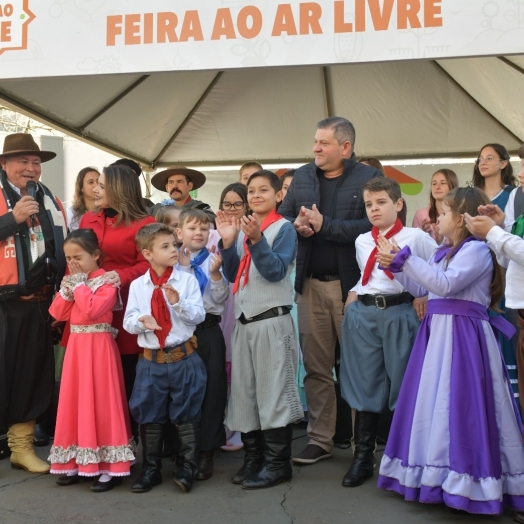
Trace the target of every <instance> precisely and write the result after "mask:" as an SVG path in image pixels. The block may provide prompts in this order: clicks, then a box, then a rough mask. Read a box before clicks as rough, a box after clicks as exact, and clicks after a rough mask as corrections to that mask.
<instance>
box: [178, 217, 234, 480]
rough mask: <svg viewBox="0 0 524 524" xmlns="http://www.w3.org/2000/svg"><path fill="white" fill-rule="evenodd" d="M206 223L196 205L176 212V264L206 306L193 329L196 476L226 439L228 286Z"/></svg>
mask: <svg viewBox="0 0 524 524" xmlns="http://www.w3.org/2000/svg"><path fill="white" fill-rule="evenodd" d="M209 224H210V223H209V217H208V216H207V215H206V214H205V213H204V212H203V211H201V210H200V209H186V210H184V211H182V213H180V216H179V219H178V228H177V236H178V239H179V240H181V241H182V247H181V248H180V253H179V259H178V266H177V267H178V268H179V269H180V270H181V271H185V272H187V273H190V274H192V275H193V276H195V277H196V279H197V280H198V283H199V287H200V292H201V294H202V300H203V301H204V309H205V310H206V318H205V320H204V321H203V322H201V323H200V324H198V325H197V327H196V330H195V336H196V338H197V348H196V352H197V353H198V355H199V356H200V358H201V359H202V361H203V362H204V365H205V366H206V372H207V385H206V395H205V397H204V402H203V404H202V411H201V419H200V443H199V450H200V453H199V461H198V462H199V465H198V473H197V475H196V477H195V479H196V480H207V479H209V478H211V477H212V475H213V456H214V454H215V451H216V450H217V449H218V448H220V446H223V445H225V443H226V431H225V427H224V413H225V411H226V404H227V373H226V342H225V340H224V335H223V333H222V329H221V328H220V325H219V324H220V322H221V320H222V315H223V314H224V311H225V309H226V302H227V299H228V297H229V286H228V283H227V281H226V279H225V278H224V276H223V274H222V272H221V269H220V268H221V266H222V258H221V257H220V255H219V254H218V253H216V254H212V253H210V252H209V251H208V249H207V247H206V246H207V243H208V240H209Z"/></svg>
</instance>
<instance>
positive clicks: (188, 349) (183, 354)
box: [138, 336, 197, 364]
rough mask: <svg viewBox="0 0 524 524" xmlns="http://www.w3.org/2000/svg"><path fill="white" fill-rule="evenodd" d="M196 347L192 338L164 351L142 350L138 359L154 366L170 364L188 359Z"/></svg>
mask: <svg viewBox="0 0 524 524" xmlns="http://www.w3.org/2000/svg"><path fill="white" fill-rule="evenodd" d="M196 347H197V339H196V337H195V336H192V337H191V338H190V339H189V340H186V341H185V342H182V344H180V345H179V346H176V347H166V348H164V349H148V348H144V353H143V354H142V355H140V356H139V357H138V358H139V359H140V358H145V359H146V360H149V361H151V362H155V363H156V364H172V363H173V362H178V361H179V360H182V359H184V358H187V357H189V355H191V353H193V351H194V350H195V348H196Z"/></svg>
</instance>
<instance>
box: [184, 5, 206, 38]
mask: <svg viewBox="0 0 524 524" xmlns="http://www.w3.org/2000/svg"><path fill="white" fill-rule="evenodd" d="M190 38H192V39H193V40H195V41H202V40H204V34H203V33H202V26H201V25H200V17H199V16H198V11H195V10H192V11H186V14H185V16H184V22H183V24H182V31H180V41H181V42H187V41H188V40H189V39H190Z"/></svg>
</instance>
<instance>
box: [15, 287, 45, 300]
mask: <svg viewBox="0 0 524 524" xmlns="http://www.w3.org/2000/svg"><path fill="white" fill-rule="evenodd" d="M50 298H51V286H44V287H43V288H41V289H39V290H38V291H35V292H34V293H33V294H31V295H24V296H19V297H17V298H15V300H19V301H20V302H43V301H45V300H49V299H50Z"/></svg>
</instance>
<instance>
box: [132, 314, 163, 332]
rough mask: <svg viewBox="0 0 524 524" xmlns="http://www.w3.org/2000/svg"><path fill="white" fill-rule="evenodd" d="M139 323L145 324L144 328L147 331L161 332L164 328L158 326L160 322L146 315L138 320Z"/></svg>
mask: <svg viewBox="0 0 524 524" xmlns="http://www.w3.org/2000/svg"><path fill="white" fill-rule="evenodd" d="M138 321H139V322H142V324H144V327H145V328H146V329H150V330H151V331H159V330H161V329H162V328H161V327H160V326H159V325H158V322H157V321H156V320H155V319H154V317H152V316H151V315H144V316H142V317H140V318H139V319H138Z"/></svg>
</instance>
